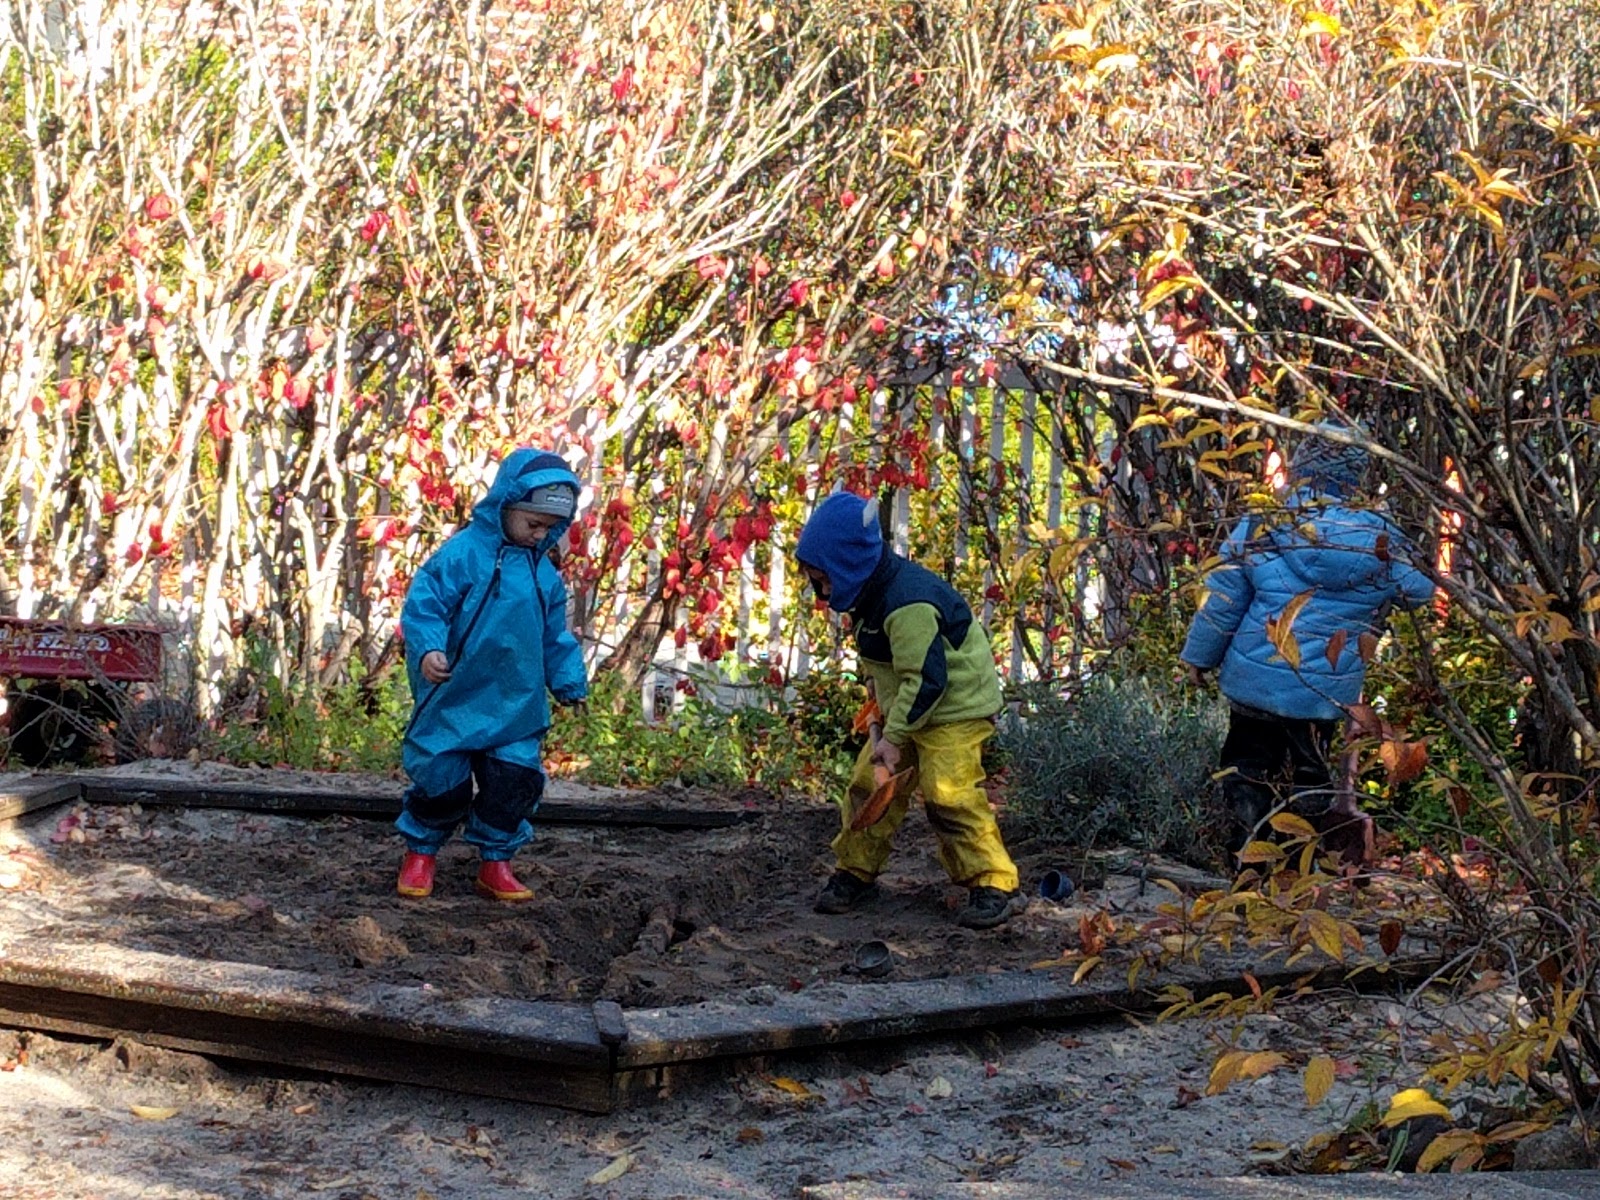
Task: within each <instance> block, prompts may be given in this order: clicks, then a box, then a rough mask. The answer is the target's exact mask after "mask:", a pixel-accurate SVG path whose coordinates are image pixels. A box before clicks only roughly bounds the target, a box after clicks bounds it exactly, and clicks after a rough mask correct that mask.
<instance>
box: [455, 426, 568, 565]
mask: <svg viewBox="0 0 1600 1200" xmlns="http://www.w3.org/2000/svg"><path fill="white" fill-rule="evenodd" d="M553 483H558V484H564V485H565V486H567V487H570V488H571V489H572V501H573V503H572V508H573V511H574V512H576V511H577V508H578V503H577V502H578V497H579V496H580V495H582V493H583V484H582V483H581V482H580V481H579V480H578V477H577V476H576V475H574V474H573V473H572V468H571V467H569V466H567V460H566V459H564V458H562V457H561V456H560V455H559V454H552V453H550V452H549V451H548V450H530V449H528V448H526V447H524V448H523V449H521V450H513V451H512V452H511V453H510V454H508V455H506V456H505V459H504V460H503V461H502V462H501V463H500V469H499V470H498V471H496V472H495V476H494V482H493V483H492V484H490V485H489V491H488V493H487V494H486V495H485V496H484V498H483V499H482V500H480V501H478V504H477V506H476V507H475V508H474V509H473V510H472V524H473V525H474V526H476V527H477V528H479V529H481V530H483V531H484V532H487V533H492V534H493V535H494V536H495V537H496V538H498V539H500V540H501V541H504V540H505V532H504V531H503V529H502V528H501V525H500V514H501V510H502V509H504V508H505V506H506V505H507V504H510V503H511V502H512V501H513V500H519V499H521V498H522V497H523V496H525V495H527V494H528V493H529V492H530V491H532V490H533V489H534V488H536V487H548V486H549V485H550V484H553ZM571 524H572V522H571V521H561V522H558V523H557V524H556V526H555V527H554V528H553V529H551V530H550V534H549V536H548V537H546V538H545V539H544V541H543V542H541V543H539V549H540V550H541V551H544V550H548V549H550V547H551V546H554V545H555V544H556V543H557V542H559V541H560V540H561V538H562V537H563V536H565V534H566V532H567V529H568V528H569V527H570V526H571Z"/></svg>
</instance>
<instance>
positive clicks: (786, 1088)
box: [771, 1075, 816, 1100]
mask: <svg viewBox="0 0 1600 1200" xmlns="http://www.w3.org/2000/svg"><path fill="white" fill-rule="evenodd" d="M771 1083H772V1086H773V1087H775V1088H777V1089H778V1090H779V1091H780V1092H788V1093H789V1095H791V1096H797V1097H799V1098H800V1099H801V1100H809V1099H811V1098H812V1097H813V1096H815V1095H816V1093H815V1092H813V1091H812V1090H811V1089H810V1088H808V1087H807V1086H806V1085H805V1084H803V1083H801V1082H800V1081H799V1080H797V1079H790V1078H789V1077H788V1076H786V1075H779V1076H777V1077H776V1078H775V1079H773V1080H772V1081H771Z"/></svg>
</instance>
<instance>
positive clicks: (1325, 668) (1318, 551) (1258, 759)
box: [1182, 427, 1433, 852]
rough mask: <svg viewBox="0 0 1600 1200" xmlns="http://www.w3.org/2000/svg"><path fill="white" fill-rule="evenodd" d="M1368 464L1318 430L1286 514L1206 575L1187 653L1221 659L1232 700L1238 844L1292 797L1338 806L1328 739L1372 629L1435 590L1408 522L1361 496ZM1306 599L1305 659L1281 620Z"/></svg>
mask: <svg viewBox="0 0 1600 1200" xmlns="http://www.w3.org/2000/svg"><path fill="white" fill-rule="evenodd" d="M1327 428H1331V427H1327ZM1367 468H1368V455H1367V452H1366V451H1365V450H1363V449H1362V448H1361V447H1359V446H1353V445H1348V444H1345V443H1342V442H1336V441H1333V440H1330V439H1328V438H1324V437H1318V436H1315V435H1311V436H1309V437H1307V438H1306V440H1305V441H1304V442H1303V443H1302V445H1301V446H1300V448H1299V449H1298V450H1297V451H1296V453H1295V455H1294V457H1293V458H1292V459H1291V461H1290V469H1289V475H1290V485H1291V487H1293V488H1294V490H1293V491H1292V492H1291V493H1290V494H1289V497H1288V499H1287V500H1286V501H1285V504H1284V512H1283V513H1282V514H1281V515H1280V517H1279V518H1273V517H1268V516H1252V517H1249V518H1246V519H1245V520H1244V521H1242V522H1241V523H1240V524H1239V525H1238V527H1237V528H1235V529H1234V530H1233V532H1232V534H1231V535H1230V536H1229V537H1228V540H1227V542H1226V543H1225V544H1224V545H1223V547H1222V555H1221V557H1222V562H1221V565H1219V566H1218V567H1217V568H1216V569H1215V570H1213V571H1212V572H1211V574H1210V575H1208V576H1207V577H1206V589H1207V593H1208V594H1207V597H1206V601H1205V603H1204V604H1203V605H1202V606H1201V608H1200V611H1199V612H1198V613H1197V614H1196V615H1195V619H1194V623H1193V625H1191V626H1190V629H1189V636H1188V639H1187V641H1186V642H1185V643H1184V647H1183V653H1182V659H1183V661H1184V662H1185V663H1186V664H1188V665H1189V670H1190V676H1191V678H1192V679H1194V680H1195V681H1196V682H1199V680H1200V678H1201V676H1202V673H1203V672H1205V671H1209V670H1212V669H1213V668H1217V667H1220V668H1221V670H1220V672H1219V674H1218V680H1217V682H1218V686H1219V687H1220V688H1221V690H1222V694H1223V696H1225V697H1226V698H1227V700H1228V702H1229V706H1230V709H1231V713H1230V717H1229V722H1228V735H1227V738H1226V739H1225V741H1224V742H1223V746H1222V772H1223V775H1222V792H1223V797H1224V799H1225V801H1226V803H1227V806H1228V811H1229V816H1230V817H1231V819H1232V823H1233V830H1232V837H1231V846H1232V848H1233V849H1234V850H1235V851H1236V852H1237V851H1238V850H1242V849H1243V848H1244V846H1245V844H1246V843H1247V842H1249V841H1250V840H1251V838H1252V837H1253V836H1256V831H1257V829H1258V828H1259V827H1260V826H1261V824H1262V822H1263V821H1265V820H1266V819H1267V818H1268V817H1269V816H1270V815H1271V814H1272V813H1273V812H1274V811H1275V810H1277V809H1278V808H1280V807H1283V806H1284V805H1285V804H1286V803H1288V802H1290V801H1292V802H1293V803H1294V805H1295V808H1296V810H1297V811H1300V812H1301V813H1302V815H1305V816H1308V817H1311V818H1313V819H1315V818H1317V817H1319V816H1322V815H1324V814H1326V813H1327V812H1328V810H1329V807H1330V802H1331V801H1332V799H1333V791H1334V789H1333V787H1332V783H1333V780H1332V773H1331V771H1330V769H1329V765H1328V748H1329V746H1330V744H1331V743H1332V741H1333V738H1334V736H1335V734H1336V733H1337V732H1338V729H1339V725H1340V722H1341V721H1342V720H1343V718H1344V717H1345V715H1346V713H1347V711H1348V708H1349V706H1350V705H1352V704H1354V703H1355V702H1356V701H1357V700H1358V699H1359V698H1360V696H1361V685H1362V683H1363V681H1364V679H1365V677H1366V670H1367V665H1366V660H1365V659H1364V658H1363V657H1362V654H1361V635H1363V634H1368V633H1370V634H1379V633H1381V632H1382V627H1383V624H1384V620H1385V617H1386V615H1387V613H1388V611H1389V609H1390V608H1391V607H1392V606H1393V605H1394V604H1396V603H1399V604H1401V605H1403V606H1404V607H1407V608H1411V607H1415V606H1417V605H1419V604H1422V603H1425V602H1426V601H1427V600H1428V598H1429V597H1430V596H1431V595H1432V593H1433V585H1432V583H1431V582H1430V581H1429V579H1428V578H1427V576H1425V575H1423V574H1422V573H1421V572H1420V571H1418V570H1417V569H1416V568H1415V567H1413V566H1412V565H1410V562H1409V561H1408V560H1409V558H1410V556H1411V550H1410V547H1409V545H1408V543H1407V541H1406V539H1405V537H1404V535H1403V534H1402V533H1401V532H1400V530H1399V529H1398V528H1397V527H1396V526H1395V525H1394V523H1393V522H1392V521H1390V520H1389V518H1388V517H1386V516H1384V515H1383V514H1382V513H1380V512H1376V511H1373V510H1372V509H1371V508H1359V507H1355V506H1354V505H1353V504H1352V503H1351V501H1352V500H1353V499H1354V497H1355V496H1356V495H1357V494H1358V493H1359V492H1360V491H1361V488H1362V484H1363V482H1364V480H1365V477H1366V474H1367ZM1299 596H1306V597H1307V598H1306V599H1305V601H1304V602H1303V604H1304V607H1302V608H1301V609H1300V611H1299V613H1298V615H1297V616H1295V618H1294V619H1293V621H1292V623H1291V624H1290V626H1289V633H1290V635H1291V636H1292V637H1293V639H1294V641H1295V643H1296V644H1297V645H1298V647H1299V652H1300V653H1299V659H1300V661H1299V664H1298V665H1294V664H1291V663H1290V662H1289V661H1287V660H1286V659H1285V658H1284V657H1283V655H1282V654H1281V653H1280V652H1279V649H1278V647H1277V646H1275V645H1274V644H1273V641H1272V638H1271V637H1270V635H1269V632H1268V626H1267V622H1268V620H1269V619H1270V620H1277V619H1279V618H1280V617H1281V615H1282V614H1283V613H1284V611H1285V609H1287V608H1288V607H1289V604H1290V602H1291V601H1292V600H1294V599H1295V598H1296V597H1299ZM1317 823H1319V824H1322V823H1321V822H1317Z"/></svg>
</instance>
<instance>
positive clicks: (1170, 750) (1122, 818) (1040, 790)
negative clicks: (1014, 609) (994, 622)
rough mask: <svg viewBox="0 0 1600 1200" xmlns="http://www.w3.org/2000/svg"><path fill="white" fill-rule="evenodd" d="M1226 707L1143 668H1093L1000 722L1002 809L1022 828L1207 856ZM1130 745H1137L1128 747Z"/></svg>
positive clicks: (1086, 844) (1064, 838) (1057, 837)
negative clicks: (1112, 672) (1082, 680)
mask: <svg viewBox="0 0 1600 1200" xmlns="http://www.w3.org/2000/svg"><path fill="white" fill-rule="evenodd" d="M1226 720H1227V714H1226V710H1225V709H1224V708H1222V707H1221V706H1220V705H1218V704H1217V703H1216V701H1215V700H1212V699H1210V698H1204V699H1202V698H1199V697H1197V696H1195V695H1194V694H1192V693H1186V692H1182V691H1179V690H1178V689H1176V688H1168V687H1164V686H1162V685H1161V684H1159V683H1157V682H1156V681H1154V680H1152V679H1151V678H1148V677H1133V678H1128V679H1119V678H1114V677H1111V676H1109V675H1098V676H1095V677H1094V678H1092V679H1090V680H1089V681H1088V683H1087V684H1085V685H1084V686H1083V687H1082V689H1081V690H1078V691H1076V692H1073V693H1071V694H1069V695H1066V696H1061V695H1046V696H1043V697H1040V698H1038V699H1036V700H1035V701H1034V703H1033V704H1032V705H1031V706H1029V707H1028V708H1027V709H1025V710H1024V712H1023V713H1021V714H1019V715H1018V716H1016V717H1015V718H1012V719H1011V720H1009V721H1007V722H1006V723H1005V724H1004V725H1003V726H1002V729H1001V733H1000V743H1001V748H1002V750H1003V751H1004V752H1005V754H1006V758H1007V760H1008V762H1009V768H1008V769H1009V779H1010V798H1009V812H1010V813H1011V815H1012V817H1013V819H1014V820H1015V821H1016V822H1017V823H1018V824H1019V825H1020V826H1021V828H1022V829H1023V830H1024V831H1025V832H1026V833H1028V834H1031V835H1033V836H1037V837H1041V838H1049V839H1050V840H1052V841H1057V842H1062V843H1065V844H1067V845H1070V846H1073V847H1076V848H1083V849H1088V848H1090V847H1094V846H1104V845H1108V844H1121V845H1130V846H1137V847H1140V848H1142V849H1147V850H1152V851H1159V852H1163V853H1168V854H1173V855H1176V856H1178V857H1180V858H1185V859H1190V860H1195V861H1200V862H1209V861H1212V860H1213V859H1214V857H1215V851H1214V848H1213V847H1212V846H1211V845H1210V844H1209V838H1208V834H1207V827H1208V817H1207V813H1208V805H1209V799H1210V796H1211V793H1212V784H1211V775H1212V773H1213V772H1214V771H1215V770H1216V763H1217V752H1218V750H1219V748H1220V747H1221V744H1222V737H1223V733H1224V730H1225V726H1226ZM1135 748H1137V752H1134V749H1135Z"/></svg>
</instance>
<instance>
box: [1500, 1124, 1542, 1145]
mask: <svg viewBox="0 0 1600 1200" xmlns="http://www.w3.org/2000/svg"><path fill="white" fill-rule="evenodd" d="M1549 1128H1550V1122H1549V1121H1507V1122H1506V1123H1505V1124H1504V1125H1497V1126H1495V1127H1494V1128H1493V1129H1491V1130H1490V1131H1489V1132H1488V1134H1486V1135H1485V1137H1484V1140H1485V1141H1487V1142H1515V1141H1518V1140H1519V1139H1521V1138H1525V1137H1527V1136H1528V1135H1529V1134H1533V1133H1541V1132H1543V1131H1544V1130H1546V1129H1549Z"/></svg>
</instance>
